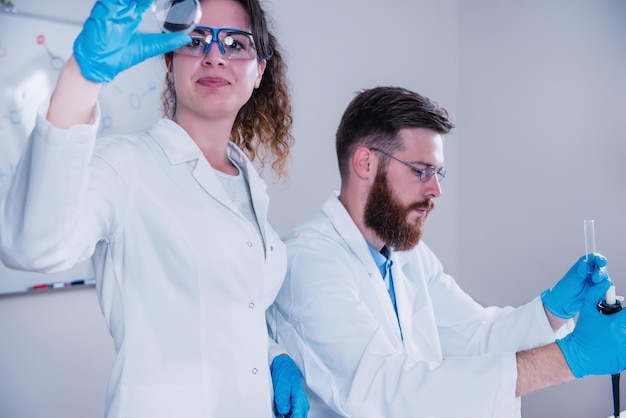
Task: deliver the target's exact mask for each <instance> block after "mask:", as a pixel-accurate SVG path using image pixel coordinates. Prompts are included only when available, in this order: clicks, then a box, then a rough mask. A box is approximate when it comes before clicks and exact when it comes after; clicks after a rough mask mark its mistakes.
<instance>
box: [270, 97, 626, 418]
mask: <svg viewBox="0 0 626 418" xmlns="http://www.w3.org/2000/svg"><path fill="white" fill-rule="evenodd" d="M452 128H453V124H452V122H451V121H450V120H449V117H448V113H447V111H446V110H445V109H443V108H442V107H440V106H439V105H438V104H437V103H435V102H433V101H431V100H429V99H428V98H426V97H423V96H421V95H419V94H417V93H414V92H411V91H408V90H405V89H402V88H393V87H379V88H374V89H371V90H366V91H363V92H361V93H360V94H358V95H357V96H356V98H355V99H354V100H353V101H352V102H351V103H350V105H349V106H348V108H347V109H346V111H345V113H344V115H343V118H342V120H341V123H340V126H339V128H338V131H337V138H336V141H337V142H336V146H337V157H338V162H339V169H340V174H341V190H340V193H339V194H338V195H337V194H333V195H332V196H331V197H330V198H329V199H328V200H327V202H326V203H325V204H324V206H323V208H322V210H321V213H320V214H319V215H318V216H317V217H316V218H315V219H314V220H312V221H311V222H309V223H307V224H305V225H303V226H301V227H300V228H297V229H296V230H295V231H294V232H293V233H292V234H291V235H290V236H288V237H287V249H288V255H289V270H288V275H287V279H286V281H285V283H284V284H283V287H282V289H281V291H280V293H279V295H278V298H277V300H276V302H275V304H274V305H273V307H272V308H271V310H270V312H269V314H268V319H269V324H270V327H271V328H272V330H273V332H274V334H275V337H276V339H277V341H278V342H279V343H280V344H283V345H284V346H285V347H286V348H287V349H288V351H289V352H290V353H291V354H292V355H293V356H294V359H295V360H296V362H297V363H298V366H299V367H300V370H301V371H302V372H303V375H304V377H305V380H306V383H307V385H308V387H309V389H310V393H309V396H310V401H311V410H310V413H309V416H310V417H338V416H345V417H358V418H364V417H365V418H369V417H372V418H374V417H376V418H378V417H380V418H389V417H402V418H404V417H461V416H463V417H481V418H482V417H496V418H506V417H519V416H520V397H521V396H522V395H524V394H527V393H529V392H532V391H535V390H538V389H541V388H545V387H548V386H551V385H554V384H557V383H561V382H565V381H568V380H572V379H574V378H580V377H582V376H585V375H588V374H612V373H617V372H619V371H621V370H622V369H623V368H624V365H626V350H625V349H624V347H625V345H626V337H625V333H624V330H625V329H626V316H625V315H626V313H625V312H618V313H617V314H614V315H603V314H601V313H600V312H598V311H597V309H596V305H597V302H598V301H600V300H601V299H602V298H603V295H604V293H605V292H606V290H607V289H608V288H609V286H610V284H611V283H610V279H609V277H608V275H607V273H606V268H605V267H604V266H605V265H606V259H605V258H604V257H602V256H601V255H599V254H590V255H589V256H588V260H587V258H586V257H581V258H580V259H579V260H578V261H577V262H576V263H575V264H574V266H573V267H572V268H571V269H570V270H569V271H568V272H567V273H566V274H565V276H564V277H563V278H562V279H561V280H560V281H559V282H558V283H557V284H556V285H555V286H554V287H552V288H551V289H549V290H546V291H545V292H543V293H542V295H541V297H537V298H536V299H535V300H533V301H531V302H530V303H528V304H526V305H524V306H521V307H519V308H515V309H514V308H512V307H505V308H499V307H483V306H481V305H479V304H478V303H476V302H475V301H474V300H473V299H472V298H471V297H470V296H468V295H467V294H466V293H465V292H463V290H461V289H460V288H459V286H458V285H457V284H456V282H455V281H454V279H453V278H452V277H450V276H449V275H447V274H446V273H444V270H443V267H442V265H441V263H440V262H439V261H438V259H437V258H436V256H435V255H434V254H433V253H432V252H431V251H430V249H429V248H428V247H427V246H426V244H424V243H423V242H421V241H420V237H421V233H422V227H423V224H424V221H425V219H426V217H427V215H428V213H429V212H430V211H431V210H432V209H433V208H434V203H433V202H434V199H436V198H437V197H439V196H440V195H441V188H440V181H441V180H442V179H443V177H444V176H445V170H444V168H443V162H444V156H443V135H445V134H447V133H448V132H450V130H451V129H452ZM577 314H580V316H579V319H578V321H577V324H576V327H575V328H573V322H572V321H569V320H568V319H570V318H573V317H574V316H575V315H577ZM572 329H573V331H572ZM559 336H561V337H563V338H561V339H557V338H559ZM555 339H557V340H556V342H555Z"/></svg>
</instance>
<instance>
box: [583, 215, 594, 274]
mask: <svg viewBox="0 0 626 418" xmlns="http://www.w3.org/2000/svg"><path fill="white" fill-rule="evenodd" d="M594 224H595V221H594V220H593V219H591V220H585V221H584V225H585V261H589V254H591V253H595V252H596V233H595V231H594ZM588 272H589V273H591V269H589V271H588Z"/></svg>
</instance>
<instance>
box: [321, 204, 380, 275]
mask: <svg viewBox="0 0 626 418" xmlns="http://www.w3.org/2000/svg"><path fill="white" fill-rule="evenodd" d="M322 212H323V213H324V214H325V215H326V216H327V217H328V219H330V222H331V223H332V224H333V227H334V228H335V229H336V230H337V232H338V233H339V235H340V236H341V238H343V240H344V241H346V244H347V245H348V247H349V248H350V250H351V251H352V252H353V253H354V255H355V256H356V257H357V258H358V259H359V261H361V263H362V264H363V265H364V266H365V267H366V268H367V271H368V274H369V275H370V277H371V276H372V275H374V274H375V275H377V277H379V278H382V276H380V271H379V270H378V266H377V265H376V262H375V261H374V258H373V257H372V254H371V253H370V250H369V247H368V245H367V241H366V240H365V238H364V237H363V234H362V233H361V231H360V230H359V228H358V227H357V226H356V224H355V223H354V221H353V220H352V217H351V216H350V214H349V213H348V211H347V210H346V208H345V207H344V206H343V204H342V203H341V201H339V192H333V193H332V194H331V195H330V196H329V197H328V199H327V200H326V203H324V206H322Z"/></svg>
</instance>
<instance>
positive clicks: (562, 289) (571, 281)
mask: <svg viewBox="0 0 626 418" xmlns="http://www.w3.org/2000/svg"><path fill="white" fill-rule="evenodd" d="M585 258H587V257H586V256H582V257H580V258H579V259H578V261H577V262H576V264H574V265H573V266H572V268H570V269H569V271H568V272H567V273H565V276H563V278H562V279H561V280H559V281H558V283H557V284H555V285H554V286H553V287H552V288H550V289H548V290H546V291H544V292H543V293H542V294H541V300H542V301H543V305H544V306H545V307H546V309H547V310H548V311H549V312H550V313H552V314H553V315H556V316H558V317H559V318H564V319H569V318H573V317H574V316H576V314H577V313H578V312H579V311H580V308H581V306H582V303H583V300H584V299H585V295H586V293H587V290H588V289H589V288H590V287H591V286H593V285H594V284H597V283H600V282H602V281H610V279H609V275H608V273H607V270H606V258H604V257H603V256H602V255H600V254H598V253H594V254H589V257H588V260H585Z"/></svg>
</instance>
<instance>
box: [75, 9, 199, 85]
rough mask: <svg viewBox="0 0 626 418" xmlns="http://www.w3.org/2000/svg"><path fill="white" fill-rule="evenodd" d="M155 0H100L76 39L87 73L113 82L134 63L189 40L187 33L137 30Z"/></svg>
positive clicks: (77, 52) (91, 77)
mask: <svg viewBox="0 0 626 418" xmlns="http://www.w3.org/2000/svg"><path fill="white" fill-rule="evenodd" d="M150 3H152V0H98V1H96V4H95V5H94V6H93V9H92V10H91V15H90V16H89V18H87V20H86V21H85V24H84V25H83V29H82V31H81V32H80V34H79V35H78V37H77V38H76V40H75V41H74V56H75V58H76V61H77V62H78V65H79V66H80V69H81V72H82V74H83V76H84V77H85V78H86V79H88V80H92V81H96V82H99V83H103V82H109V81H111V80H113V78H115V76H116V75H117V74H118V73H120V72H121V71H124V70H125V69H127V68H130V67H132V66H133V65H135V64H137V63H139V62H141V61H143V60H145V59H147V58H150V57H153V56H155V55H159V54H164V53H166V52H170V51H173V50H174V49H176V48H178V47H180V46H183V45H185V44H188V43H189V42H191V38H190V37H189V36H188V35H186V34H184V33H152V34H143V33H139V32H137V28H138V27H139V24H140V23H141V20H142V17H143V14H144V12H145V11H146V9H147V8H148V7H149V6H150Z"/></svg>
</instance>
